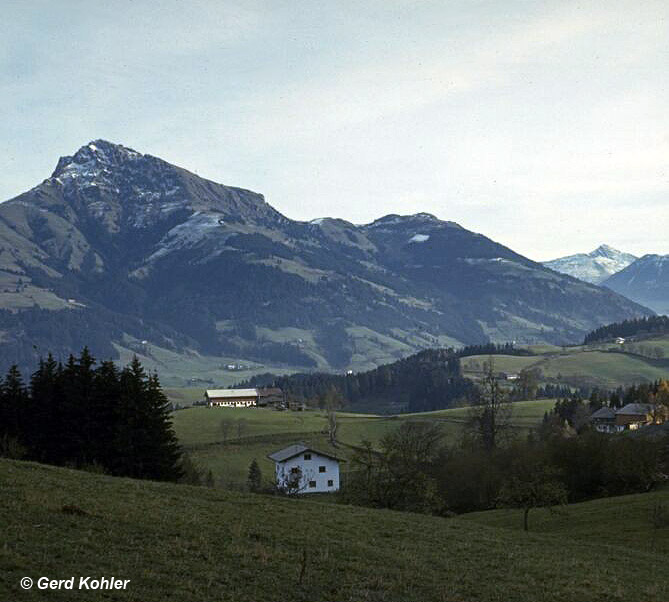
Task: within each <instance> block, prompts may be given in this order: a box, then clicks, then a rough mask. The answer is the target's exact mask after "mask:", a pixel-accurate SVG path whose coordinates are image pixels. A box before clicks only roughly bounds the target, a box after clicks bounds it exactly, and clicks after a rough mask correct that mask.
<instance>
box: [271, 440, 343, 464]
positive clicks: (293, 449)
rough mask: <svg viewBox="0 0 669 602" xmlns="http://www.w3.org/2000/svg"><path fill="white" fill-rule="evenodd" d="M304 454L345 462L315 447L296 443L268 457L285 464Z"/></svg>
mask: <svg viewBox="0 0 669 602" xmlns="http://www.w3.org/2000/svg"><path fill="white" fill-rule="evenodd" d="M304 452H313V453H314V454H318V455H319V456H325V457H326V458H332V459H333V460H337V462H343V460H341V459H340V458H338V457H337V456H334V455H332V454H328V453H326V452H322V451H318V450H317V449H314V448H313V447H307V446H306V445H304V443H295V444H294V445H289V446H288V447H284V448H283V449H280V450H279V451H276V452H274V453H273V454H270V455H269V456H267V457H268V458H269V459H270V460H274V461H275V462H285V461H286V460H290V459H291V458H294V457H295V456H299V455H300V454H302V453H304Z"/></svg>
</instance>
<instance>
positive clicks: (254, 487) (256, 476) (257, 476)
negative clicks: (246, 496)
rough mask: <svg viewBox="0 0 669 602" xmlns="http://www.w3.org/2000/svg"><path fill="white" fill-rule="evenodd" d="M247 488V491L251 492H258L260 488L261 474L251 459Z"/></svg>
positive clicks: (256, 462) (256, 463)
mask: <svg viewBox="0 0 669 602" xmlns="http://www.w3.org/2000/svg"><path fill="white" fill-rule="evenodd" d="M248 486H249V490H250V491H253V492H258V491H260V488H261V486H262V473H261V472H260V466H259V465H258V461H257V460H256V459H255V458H253V462H251V465H250V466H249V476H248Z"/></svg>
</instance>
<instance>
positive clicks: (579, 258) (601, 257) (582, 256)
mask: <svg viewBox="0 0 669 602" xmlns="http://www.w3.org/2000/svg"><path fill="white" fill-rule="evenodd" d="M636 259H637V258H636V257H635V256H634V255H631V254H630V253H623V252H622V251H618V250H617V249H614V248H613V247H610V246H609V245H601V246H599V247H597V248H596V249H595V250H594V251H592V253H578V254H576V255H569V256H567V257H560V258H559V259H553V260H551V261H544V265H545V266H546V267H548V268H551V269H552V270H555V271H556V272H560V273H562V274H569V275H570V276H574V278H578V279H579V280H584V281H585V282H590V283H592V284H601V283H602V282H603V281H604V280H606V279H607V278H609V277H610V276H612V275H613V274H615V273H616V272H619V271H620V270H623V269H625V268H626V267H627V266H628V265H630V264H631V263H632V262H634V261H636Z"/></svg>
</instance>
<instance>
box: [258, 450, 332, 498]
mask: <svg viewBox="0 0 669 602" xmlns="http://www.w3.org/2000/svg"><path fill="white" fill-rule="evenodd" d="M267 457H268V458H269V459H270V460H272V461H273V462H274V463H275V465H276V484H277V487H278V488H279V489H284V490H289V489H290V490H292V491H293V492H294V493H328V492H333V491H338V490H339V463H340V462H341V461H342V460H339V458H337V457H336V456H333V455H332V454H328V453H325V452H321V451H318V450H315V449H313V448H312V447H309V446H307V445H304V444H303V443H296V444H295V445H290V446H288V447H286V448H284V449H280V450H279V451H277V452H274V453H273V454H270V455H269V456H267Z"/></svg>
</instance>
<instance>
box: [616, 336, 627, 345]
mask: <svg viewBox="0 0 669 602" xmlns="http://www.w3.org/2000/svg"><path fill="white" fill-rule="evenodd" d="M624 342H625V339H623V337H616V343H618V345H622V344H623V343H624Z"/></svg>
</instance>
